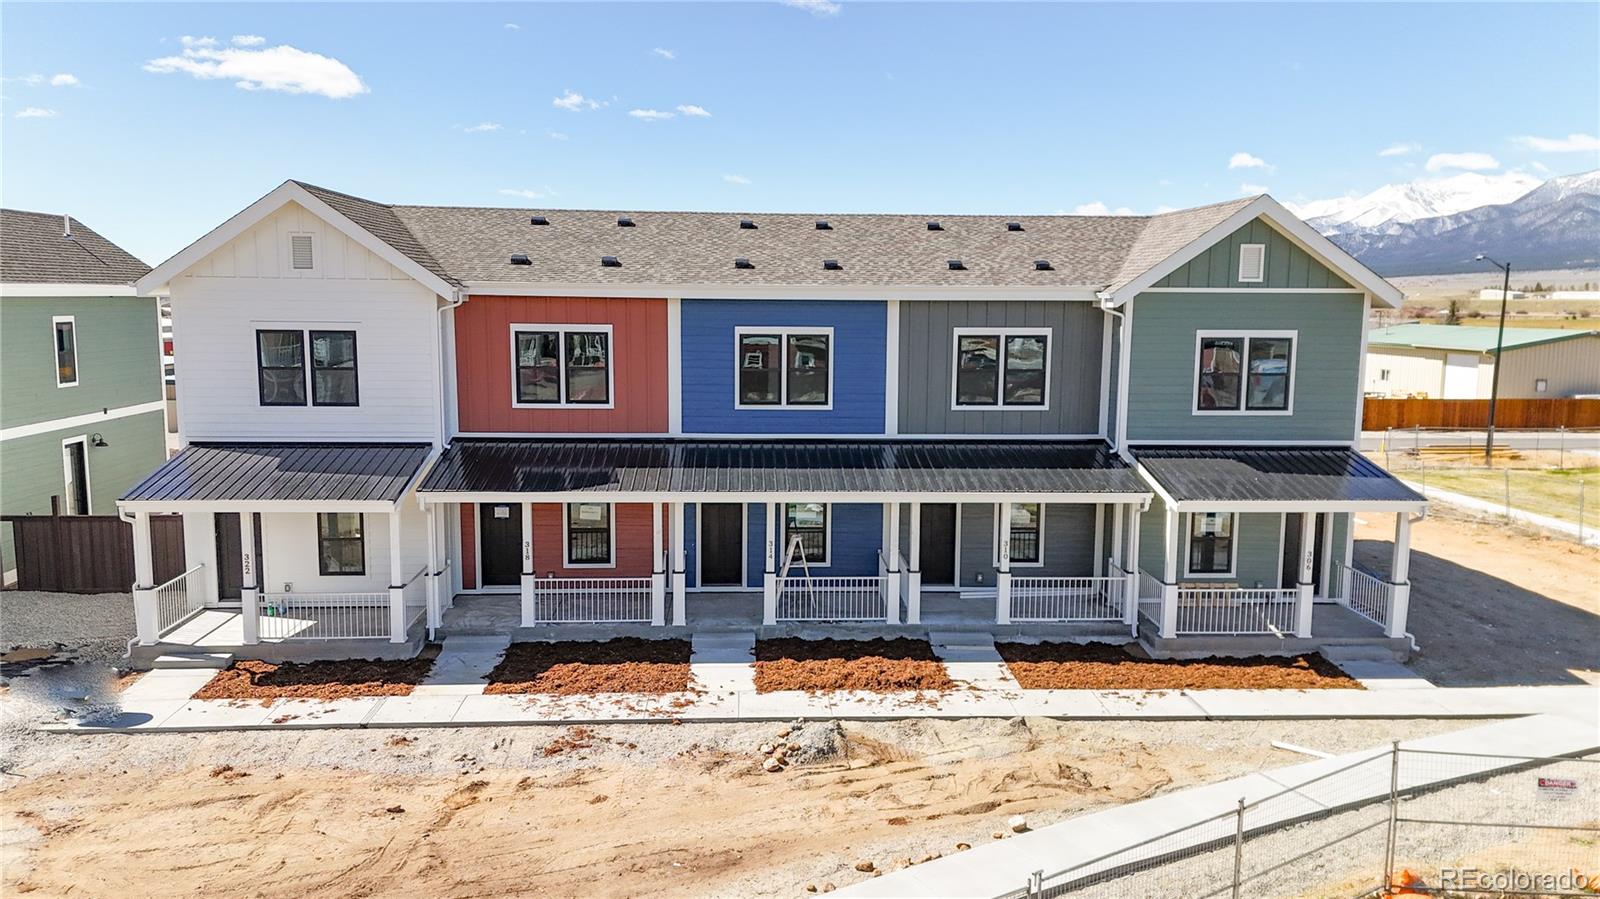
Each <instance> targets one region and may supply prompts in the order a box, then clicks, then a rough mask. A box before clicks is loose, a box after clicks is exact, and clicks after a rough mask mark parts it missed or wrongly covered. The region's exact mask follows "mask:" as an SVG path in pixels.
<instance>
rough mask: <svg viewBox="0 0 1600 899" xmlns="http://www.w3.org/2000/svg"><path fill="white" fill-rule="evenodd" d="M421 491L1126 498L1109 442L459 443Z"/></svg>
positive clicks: (1134, 476) (1127, 487)
mask: <svg viewBox="0 0 1600 899" xmlns="http://www.w3.org/2000/svg"><path fill="white" fill-rule="evenodd" d="M419 491H420V492H422V493H571V492H585V493H663V494H664V493H790V494H793V493H818V494H821V493H862V494H882V493H1033V494H1051V493H1127V494H1148V493H1149V492H1150V490H1149V487H1148V486H1147V485H1146V484H1145V483H1144V481H1143V480H1142V479H1141V478H1140V477H1139V475H1138V473H1137V472H1135V471H1134V470H1133V469H1132V468H1131V467H1130V466H1128V465H1127V464H1126V463H1125V462H1123V461H1122V459H1120V458H1118V456H1117V455H1116V453H1114V452H1112V451H1111V450H1110V448H1109V447H1107V446H1106V445H1105V444H1104V443H1101V442H1098V441H1094V442H1045V441H1031V442H999V441H971V440H969V441H949V442H935V441H920V440H866V441H824V440H785V441H770V440H769V441H761V440H750V441H731V440H705V441H701V440H672V439H654V440H582V439H568V440H496V439H458V440H456V441H455V442H454V443H453V444H451V446H450V448H449V449H447V450H445V452H444V455H443V456H441V457H440V459H439V461H438V463H437V464H436V465H434V467H433V468H432V470H430V471H429V472H428V475H427V477H426V478H425V479H424V480H423V483H422V486H421V487H420V488H419Z"/></svg>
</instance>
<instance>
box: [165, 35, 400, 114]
mask: <svg viewBox="0 0 1600 899" xmlns="http://www.w3.org/2000/svg"><path fill="white" fill-rule="evenodd" d="M180 40H181V41H182V42H183V47H184V49H183V53H182V55H180V56H163V57H160V58H159V59H152V60H150V61H149V62H147V63H145V64H144V69H145V71H147V72H155V73H157V74H161V75H167V74H172V73H174V72H177V73H182V74H188V75H193V76H194V77H196V78H201V79H207V80H209V79H217V78H224V79H228V80H231V81H233V83H234V85H235V86H237V87H240V88H243V89H245V90H249V91H257V90H267V91H283V92H284V93H289V94H320V95H322V96H324V97H328V98H331V99H334V100H342V99H344V98H347V97H354V96H356V95H358V94H365V93H367V92H368V88H367V86H366V84H365V83H363V82H362V80H361V77H360V76H359V75H357V74H356V73H355V72H354V71H352V70H351V69H350V67H349V66H347V65H345V64H344V63H342V62H340V61H339V60H337V59H334V58H333V57H331V56H323V55H322V54H320V53H311V52H308V51H305V50H301V49H298V48H296V47H290V46H288V45H287V44H285V45H283V46H278V47H268V48H265V49H259V50H252V49H246V48H244V47H228V48H224V49H218V48H217V46H216V44H217V41H216V39H215V38H209V37H201V38H196V37H190V36H188V35H184V36H183V37H182V38H181V39H180Z"/></svg>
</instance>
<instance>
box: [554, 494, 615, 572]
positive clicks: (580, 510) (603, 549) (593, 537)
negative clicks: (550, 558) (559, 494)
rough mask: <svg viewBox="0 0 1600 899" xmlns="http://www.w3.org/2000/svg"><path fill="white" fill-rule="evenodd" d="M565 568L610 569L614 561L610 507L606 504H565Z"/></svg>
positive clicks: (613, 535) (613, 533) (613, 539)
mask: <svg viewBox="0 0 1600 899" xmlns="http://www.w3.org/2000/svg"><path fill="white" fill-rule="evenodd" d="M564 511H565V514H564V517H565V519H566V526H567V548H566V553H567V558H566V560H565V561H566V565H567V567H580V568H581V567H586V566H587V567H595V568H609V567H611V566H612V565H613V564H615V563H614V562H613V559H615V558H616V540H615V532H614V531H612V529H611V506H610V505H609V504H607V503H567V505H566V507H565V510H564Z"/></svg>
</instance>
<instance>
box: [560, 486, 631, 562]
mask: <svg viewBox="0 0 1600 899" xmlns="http://www.w3.org/2000/svg"><path fill="white" fill-rule="evenodd" d="M575 505H580V506H605V507H606V538H607V539H608V540H609V541H610V544H611V545H610V548H609V549H608V550H606V554H607V556H608V558H609V559H610V561H607V562H574V561H572V520H571V518H570V514H571V512H572V507H573V506H575ZM561 567H562V568H571V569H579V568H616V567H617V504H616V503H611V502H605V501H602V500H594V499H590V500H583V501H577V502H572V501H569V502H564V503H562V504H561Z"/></svg>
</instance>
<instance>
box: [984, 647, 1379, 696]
mask: <svg viewBox="0 0 1600 899" xmlns="http://www.w3.org/2000/svg"><path fill="white" fill-rule="evenodd" d="M995 648H996V649H997V650H999V651H1000V657H1001V658H1003V659H1005V661H1006V667H1007V668H1009V669H1011V676H1012V677H1015V678H1016V679H1017V683H1019V684H1021V685H1022V686H1023V687H1024V688H1026V689H1029V690H1226V689H1240V690H1263V689H1266V690H1270V689H1291V690H1360V689H1362V686H1361V683H1360V682H1359V681H1357V680H1356V679H1355V678H1352V677H1350V676H1349V675H1348V674H1345V673H1344V672H1343V671H1341V670H1339V668H1338V666H1336V665H1334V664H1333V663H1332V662H1329V661H1328V660H1327V659H1324V658H1323V657H1322V656H1320V655H1316V654H1311V655H1303V656H1293V657H1288V656H1283V657H1273V656H1249V657H1246V658H1238V659H1229V658H1214V659H1195V660H1191V661H1180V660H1176V659H1160V660H1157V659H1142V658H1139V657H1137V656H1134V655H1132V654H1130V653H1129V652H1128V651H1127V650H1125V649H1123V648H1122V647H1120V646H1112V645H1110V644H1106V643H1090V644H1087V645H1081V646H1080V645H1077V644H1073V643H1039V644H1031V643H997V644H995Z"/></svg>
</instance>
